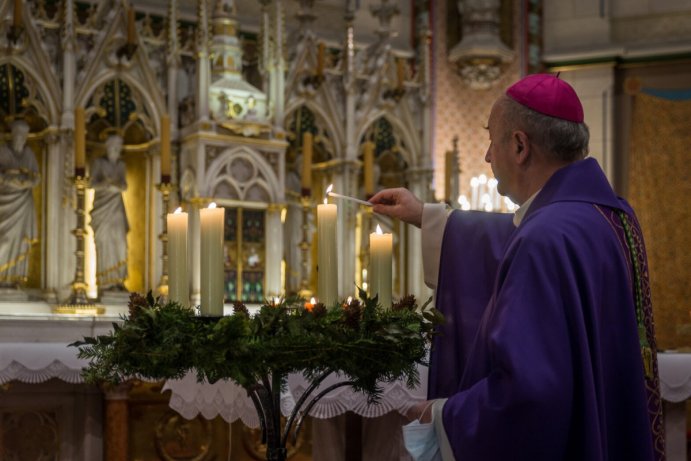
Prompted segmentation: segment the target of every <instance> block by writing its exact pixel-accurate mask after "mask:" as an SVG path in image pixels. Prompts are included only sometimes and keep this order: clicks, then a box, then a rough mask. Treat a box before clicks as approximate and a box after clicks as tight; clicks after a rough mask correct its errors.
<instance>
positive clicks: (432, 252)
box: [422, 203, 450, 290]
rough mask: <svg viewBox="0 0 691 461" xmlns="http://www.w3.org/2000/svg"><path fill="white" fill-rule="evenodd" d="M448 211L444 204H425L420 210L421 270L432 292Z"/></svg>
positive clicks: (434, 287)
mask: <svg viewBox="0 0 691 461" xmlns="http://www.w3.org/2000/svg"><path fill="white" fill-rule="evenodd" d="M449 211H450V210H449V209H448V208H447V206H446V204H444V203H425V204H424V206H423V208H422V268H423V270H424V274H425V285H427V286H428V287H429V288H431V289H433V290H434V289H436V288H437V280H438V278H439V259H440V257H441V242H442V240H443V238H444V228H445V227H446V220H447V219H448V216H449Z"/></svg>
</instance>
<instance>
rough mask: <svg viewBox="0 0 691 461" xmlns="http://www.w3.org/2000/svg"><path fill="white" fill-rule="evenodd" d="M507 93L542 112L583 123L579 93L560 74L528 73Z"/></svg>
mask: <svg viewBox="0 0 691 461" xmlns="http://www.w3.org/2000/svg"><path fill="white" fill-rule="evenodd" d="M506 95H507V96H509V97H510V98H511V99H513V100H514V101H516V102H517V103H519V104H522V105H524V106H526V107H527V108H529V109H532V110H534V111H536V112H540V113H541V114H545V115H549V116H552V117H556V118H561V119H564V120H568V121H570V122H576V123H583V105H581V101H580V99H578V95H577V94H576V92H575V91H574V89H573V88H572V87H571V85H569V84H568V83H566V82H565V81H564V80H561V79H559V75H558V74H557V75H556V76H554V75H550V74H533V75H528V76H527V77H524V78H522V79H521V80H519V81H517V82H516V83H514V84H513V85H511V86H510V87H509V89H508V90H506Z"/></svg>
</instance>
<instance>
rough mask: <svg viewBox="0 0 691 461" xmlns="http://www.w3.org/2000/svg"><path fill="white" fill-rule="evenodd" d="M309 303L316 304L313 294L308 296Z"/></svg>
mask: <svg viewBox="0 0 691 461" xmlns="http://www.w3.org/2000/svg"><path fill="white" fill-rule="evenodd" d="M310 304H317V300H316V299H314V296H312V297H311V298H310Z"/></svg>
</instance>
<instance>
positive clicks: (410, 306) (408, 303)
mask: <svg viewBox="0 0 691 461" xmlns="http://www.w3.org/2000/svg"><path fill="white" fill-rule="evenodd" d="M416 308H417V300H416V299H415V296H414V295H406V296H404V297H403V298H401V299H400V300H399V301H398V302H396V303H394V304H393V306H391V310H394V311H401V310H409V311H412V310H415V309H416Z"/></svg>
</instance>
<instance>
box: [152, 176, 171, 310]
mask: <svg viewBox="0 0 691 461" xmlns="http://www.w3.org/2000/svg"><path fill="white" fill-rule="evenodd" d="M163 179H164V180H165V178H163ZM156 189H158V190H159V191H160V192H161V199H162V200H163V212H162V213H161V215H162V220H163V228H162V230H161V233H160V234H158V239H159V240H160V241H161V243H162V245H163V251H162V252H161V280H160V281H159V282H158V286H157V287H156V292H157V293H158V294H159V295H161V296H163V297H164V298H168V292H169V287H168V221H167V219H166V215H167V214H168V212H169V207H170V194H171V192H173V191H174V190H175V186H174V185H173V184H172V183H171V182H170V181H162V182H161V183H160V184H156Z"/></svg>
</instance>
